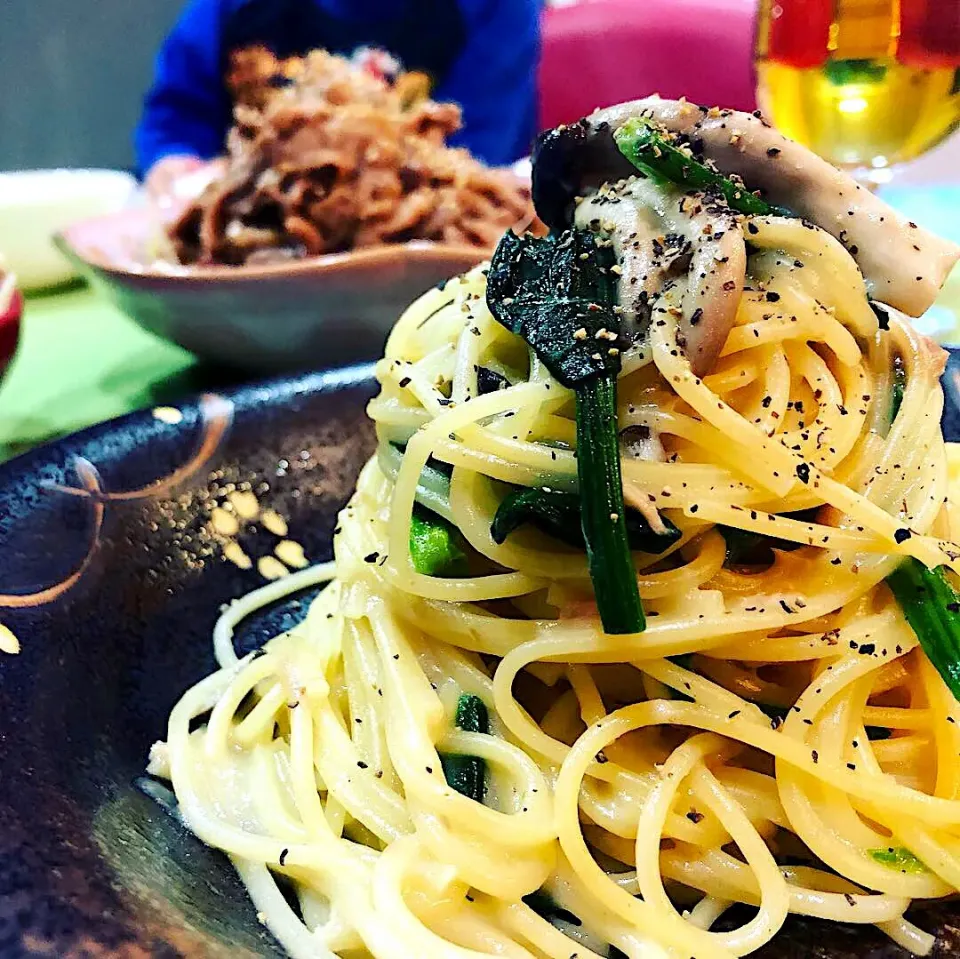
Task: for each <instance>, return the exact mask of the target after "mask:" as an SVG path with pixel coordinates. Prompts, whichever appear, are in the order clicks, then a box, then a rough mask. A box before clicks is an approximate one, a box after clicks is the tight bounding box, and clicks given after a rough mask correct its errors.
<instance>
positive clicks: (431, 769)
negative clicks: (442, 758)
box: [424, 766, 433, 776]
mask: <svg viewBox="0 0 960 959" xmlns="http://www.w3.org/2000/svg"><path fill="white" fill-rule="evenodd" d="M424 768H425V769H426V770H427V772H428V773H430V775H431V776H432V775H433V766H426V767H424Z"/></svg>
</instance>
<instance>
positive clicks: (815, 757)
mask: <svg viewBox="0 0 960 959" xmlns="http://www.w3.org/2000/svg"><path fill="white" fill-rule="evenodd" d="M810 758H811V759H812V760H813V761H814V763H818V762H820V753H818V752H817V751H816V750H815V749H811V750H810Z"/></svg>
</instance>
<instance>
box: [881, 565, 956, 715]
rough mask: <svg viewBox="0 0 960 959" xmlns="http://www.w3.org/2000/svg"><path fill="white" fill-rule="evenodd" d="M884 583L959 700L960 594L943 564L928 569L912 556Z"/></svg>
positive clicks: (929, 657)
mask: <svg viewBox="0 0 960 959" xmlns="http://www.w3.org/2000/svg"><path fill="white" fill-rule="evenodd" d="M887 585H888V586H889V587H890V589H891V590H892V591H893V595H894V596H895V597H896V598H897V602H898V603H899V604H900V607H901V608H902V609H903V615H904V616H905V617H906V620H907V622H908V623H909V624H910V628H911V629H912V630H913V631H914V633H916V635H917V639H918V640H920V645H921V646H922V647H923V651H924V652H925V653H926V654H927V659H929V660H930V662H931V663H932V664H933V665H934V667H935V668H936V670H937V672H938V673H940V675H941V676H942V677H943V681H944V682H945V683H946V684H947V687H948V688H949V690H950V692H951V693H953V696H954V699H956V700H958V701H960V593H958V592H957V590H956V589H955V588H954V586H953V583H951V582H950V580H949V579H947V575H946V572H945V571H944V568H943V567H942V566H938V567H937V568H936V569H927V567H926V566H924V565H923V563H921V562H920V561H919V560H916V559H914V558H913V557H908V558H907V559H905V560H904V561H903V562H902V563H901V564H900V565H899V566H898V567H897V568H896V569H895V570H894V571H893V572H892V573H891V574H890V575H889V576H888V577H887Z"/></svg>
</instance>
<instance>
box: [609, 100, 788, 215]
mask: <svg viewBox="0 0 960 959" xmlns="http://www.w3.org/2000/svg"><path fill="white" fill-rule="evenodd" d="M613 138H614V140H615V141H616V144H617V148H618V149H619V150H620V152H621V153H622V154H623V155H624V156H625V157H626V158H627V159H628V160H629V161H630V162H631V163H632V164H633V165H634V166H635V167H637V168H638V169H640V170H643V171H644V172H645V173H651V174H653V176H654V177H655V178H657V179H666V180H669V181H670V182H671V183H676V184H677V186H679V187H682V188H683V189H684V190H706V191H714V192H719V193H721V194H722V195H723V198H724V199H725V200H726V201H727V205H728V206H729V207H730V209H731V210H737V211H738V212H740V213H748V214H750V215H752V216H770V215H776V216H791V215H792V214H791V213H790V212H789V211H788V210H784V209H783V208H782V207H777V206H773V205H772V204H770V203H767V201H766V200H761V199H760V197H758V196H755V195H754V194H753V193H751V192H750V191H749V190H748V189H747V188H746V187H745V186H744V185H743V184H742V183H735V182H734V181H733V180H731V179H729V178H728V177H725V176H724V175H723V174H722V173H717V172H716V171H715V170H711V169H710V167H708V166H707V165H706V164H705V163H702V162H701V161H700V160H696V159H694V158H693V157H692V156H689V155H688V154H686V153H684V152H683V151H682V150H680V149H678V148H677V147H676V146H674V145H673V143H671V142H670V140H669V138H668V137H667V135H666V133H665V131H662V130H660V129H658V127H657V126H656V125H655V124H654V123H653V122H652V121H650V120H648V119H646V118H645V117H634V118H633V119H631V120H628V121H627V122H626V123H624V124H623V126H621V127H620V128H619V129H618V130H617V132H616V133H615V134H614V135H613Z"/></svg>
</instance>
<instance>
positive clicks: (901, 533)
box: [893, 527, 912, 543]
mask: <svg viewBox="0 0 960 959" xmlns="http://www.w3.org/2000/svg"><path fill="white" fill-rule="evenodd" d="M911 535H912V534H911V533H910V530H908V529H905V528H904V527H901V528H900V529H898V530H896V531H895V532H894V534H893V538H894V539H895V540H896V541H897V542H898V543H904V542H906V541H907V540H908V539H910V536H911Z"/></svg>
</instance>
